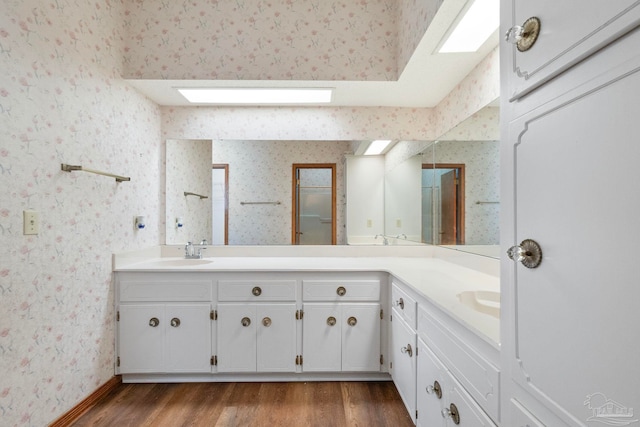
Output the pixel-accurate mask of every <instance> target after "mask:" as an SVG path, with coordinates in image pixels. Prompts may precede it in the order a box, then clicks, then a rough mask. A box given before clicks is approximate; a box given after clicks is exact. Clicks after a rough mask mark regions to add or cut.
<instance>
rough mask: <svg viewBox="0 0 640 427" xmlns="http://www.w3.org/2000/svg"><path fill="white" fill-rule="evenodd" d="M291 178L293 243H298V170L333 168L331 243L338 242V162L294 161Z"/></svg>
mask: <svg viewBox="0 0 640 427" xmlns="http://www.w3.org/2000/svg"><path fill="white" fill-rule="evenodd" d="M291 169H292V175H291V176H292V179H291V244H292V245H296V244H297V243H296V230H297V227H298V221H297V218H298V198H297V197H296V193H297V191H296V190H297V185H298V182H297V181H298V180H297V178H296V177H297V173H296V172H297V171H298V170H299V169H331V244H332V245H335V244H336V229H337V227H336V164H335V163H293V164H292V168H291Z"/></svg>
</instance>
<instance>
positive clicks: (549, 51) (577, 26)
mask: <svg viewBox="0 0 640 427" xmlns="http://www.w3.org/2000/svg"><path fill="white" fill-rule="evenodd" d="M501 6H502V8H503V24H502V29H503V32H502V34H504V33H505V32H506V31H507V29H509V28H511V27H513V26H515V25H522V24H523V23H524V22H525V21H526V20H527V19H528V18H530V17H534V16H535V17H538V18H539V19H540V22H541V32H540V35H539V36H538V39H537V41H536V43H535V45H534V46H533V47H532V48H531V49H530V50H528V51H525V52H519V51H518V50H517V49H516V47H515V46H511V45H506V46H505V49H503V51H502V53H501V54H504V55H512V56H513V69H512V70H508V71H509V72H510V76H509V84H508V86H507V93H506V94H503V95H504V96H507V97H508V98H509V99H517V98H520V97H521V96H523V95H525V94H526V93H528V92H529V91H531V90H533V89H535V88H536V87H538V86H540V85H541V84H543V83H545V82H547V81H549V80H550V79H551V78H553V77H555V76H556V75H558V74H560V73H561V72H562V71H564V70H566V69H568V68H570V67H571V66H573V65H575V64H576V63H577V62H579V61H580V60H582V59H584V58H586V57H588V56H589V55H591V54H593V53H595V52H597V51H598V50H599V49H601V48H602V47H603V46H606V45H607V44H609V43H611V42H612V41H614V40H615V39H617V38H619V37H620V36H621V35H623V34H625V33H626V32H628V31H629V30H630V29H633V28H634V27H636V26H637V25H638V24H639V21H640V1H638V0H618V1H615V2H604V1H601V2H598V1H594V2H589V4H588V6H585V5H584V2H583V1H582V0H564V1H563V2H562V5H561V6H559V5H558V2H557V1H554V0H538V1H535V2H533V1H527V0H506V1H504V2H503V3H502V4H501ZM503 43H505V42H503Z"/></svg>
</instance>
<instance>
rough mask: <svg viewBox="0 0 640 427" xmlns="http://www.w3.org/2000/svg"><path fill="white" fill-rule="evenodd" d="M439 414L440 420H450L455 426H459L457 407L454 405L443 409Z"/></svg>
mask: <svg viewBox="0 0 640 427" xmlns="http://www.w3.org/2000/svg"><path fill="white" fill-rule="evenodd" d="M440 414H441V415H442V418H451V421H453V423H454V424H455V425H458V424H460V412H458V407H457V406H456V404H455V403H452V404H451V405H449V407H448V408H444V409H443V410H442V411H440Z"/></svg>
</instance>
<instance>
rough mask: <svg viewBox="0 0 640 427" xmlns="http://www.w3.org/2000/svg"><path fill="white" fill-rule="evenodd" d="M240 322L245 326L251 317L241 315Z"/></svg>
mask: <svg viewBox="0 0 640 427" xmlns="http://www.w3.org/2000/svg"><path fill="white" fill-rule="evenodd" d="M240 323H242V326H244V327H247V326H249V325H250V324H251V319H249V318H248V317H243V318H242V320H241V321H240Z"/></svg>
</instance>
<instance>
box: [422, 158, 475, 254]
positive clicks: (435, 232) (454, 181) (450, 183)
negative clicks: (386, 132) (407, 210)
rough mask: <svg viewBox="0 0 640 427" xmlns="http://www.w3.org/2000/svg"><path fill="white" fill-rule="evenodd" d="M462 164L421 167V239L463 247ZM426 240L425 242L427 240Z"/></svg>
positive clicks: (463, 202)
mask: <svg viewBox="0 0 640 427" xmlns="http://www.w3.org/2000/svg"><path fill="white" fill-rule="evenodd" d="M464 167H465V165H464V164H451V163H436V164H423V165H422V193H423V203H426V206H424V209H423V212H424V214H423V227H422V228H423V230H428V231H426V232H425V233H428V235H427V234H425V235H424V236H423V240H425V241H426V242H428V241H429V240H430V241H432V242H433V244H435V245H464V240H465V239H464V211H465V208H464V204H465V200H464ZM427 239H429V240H427Z"/></svg>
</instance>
